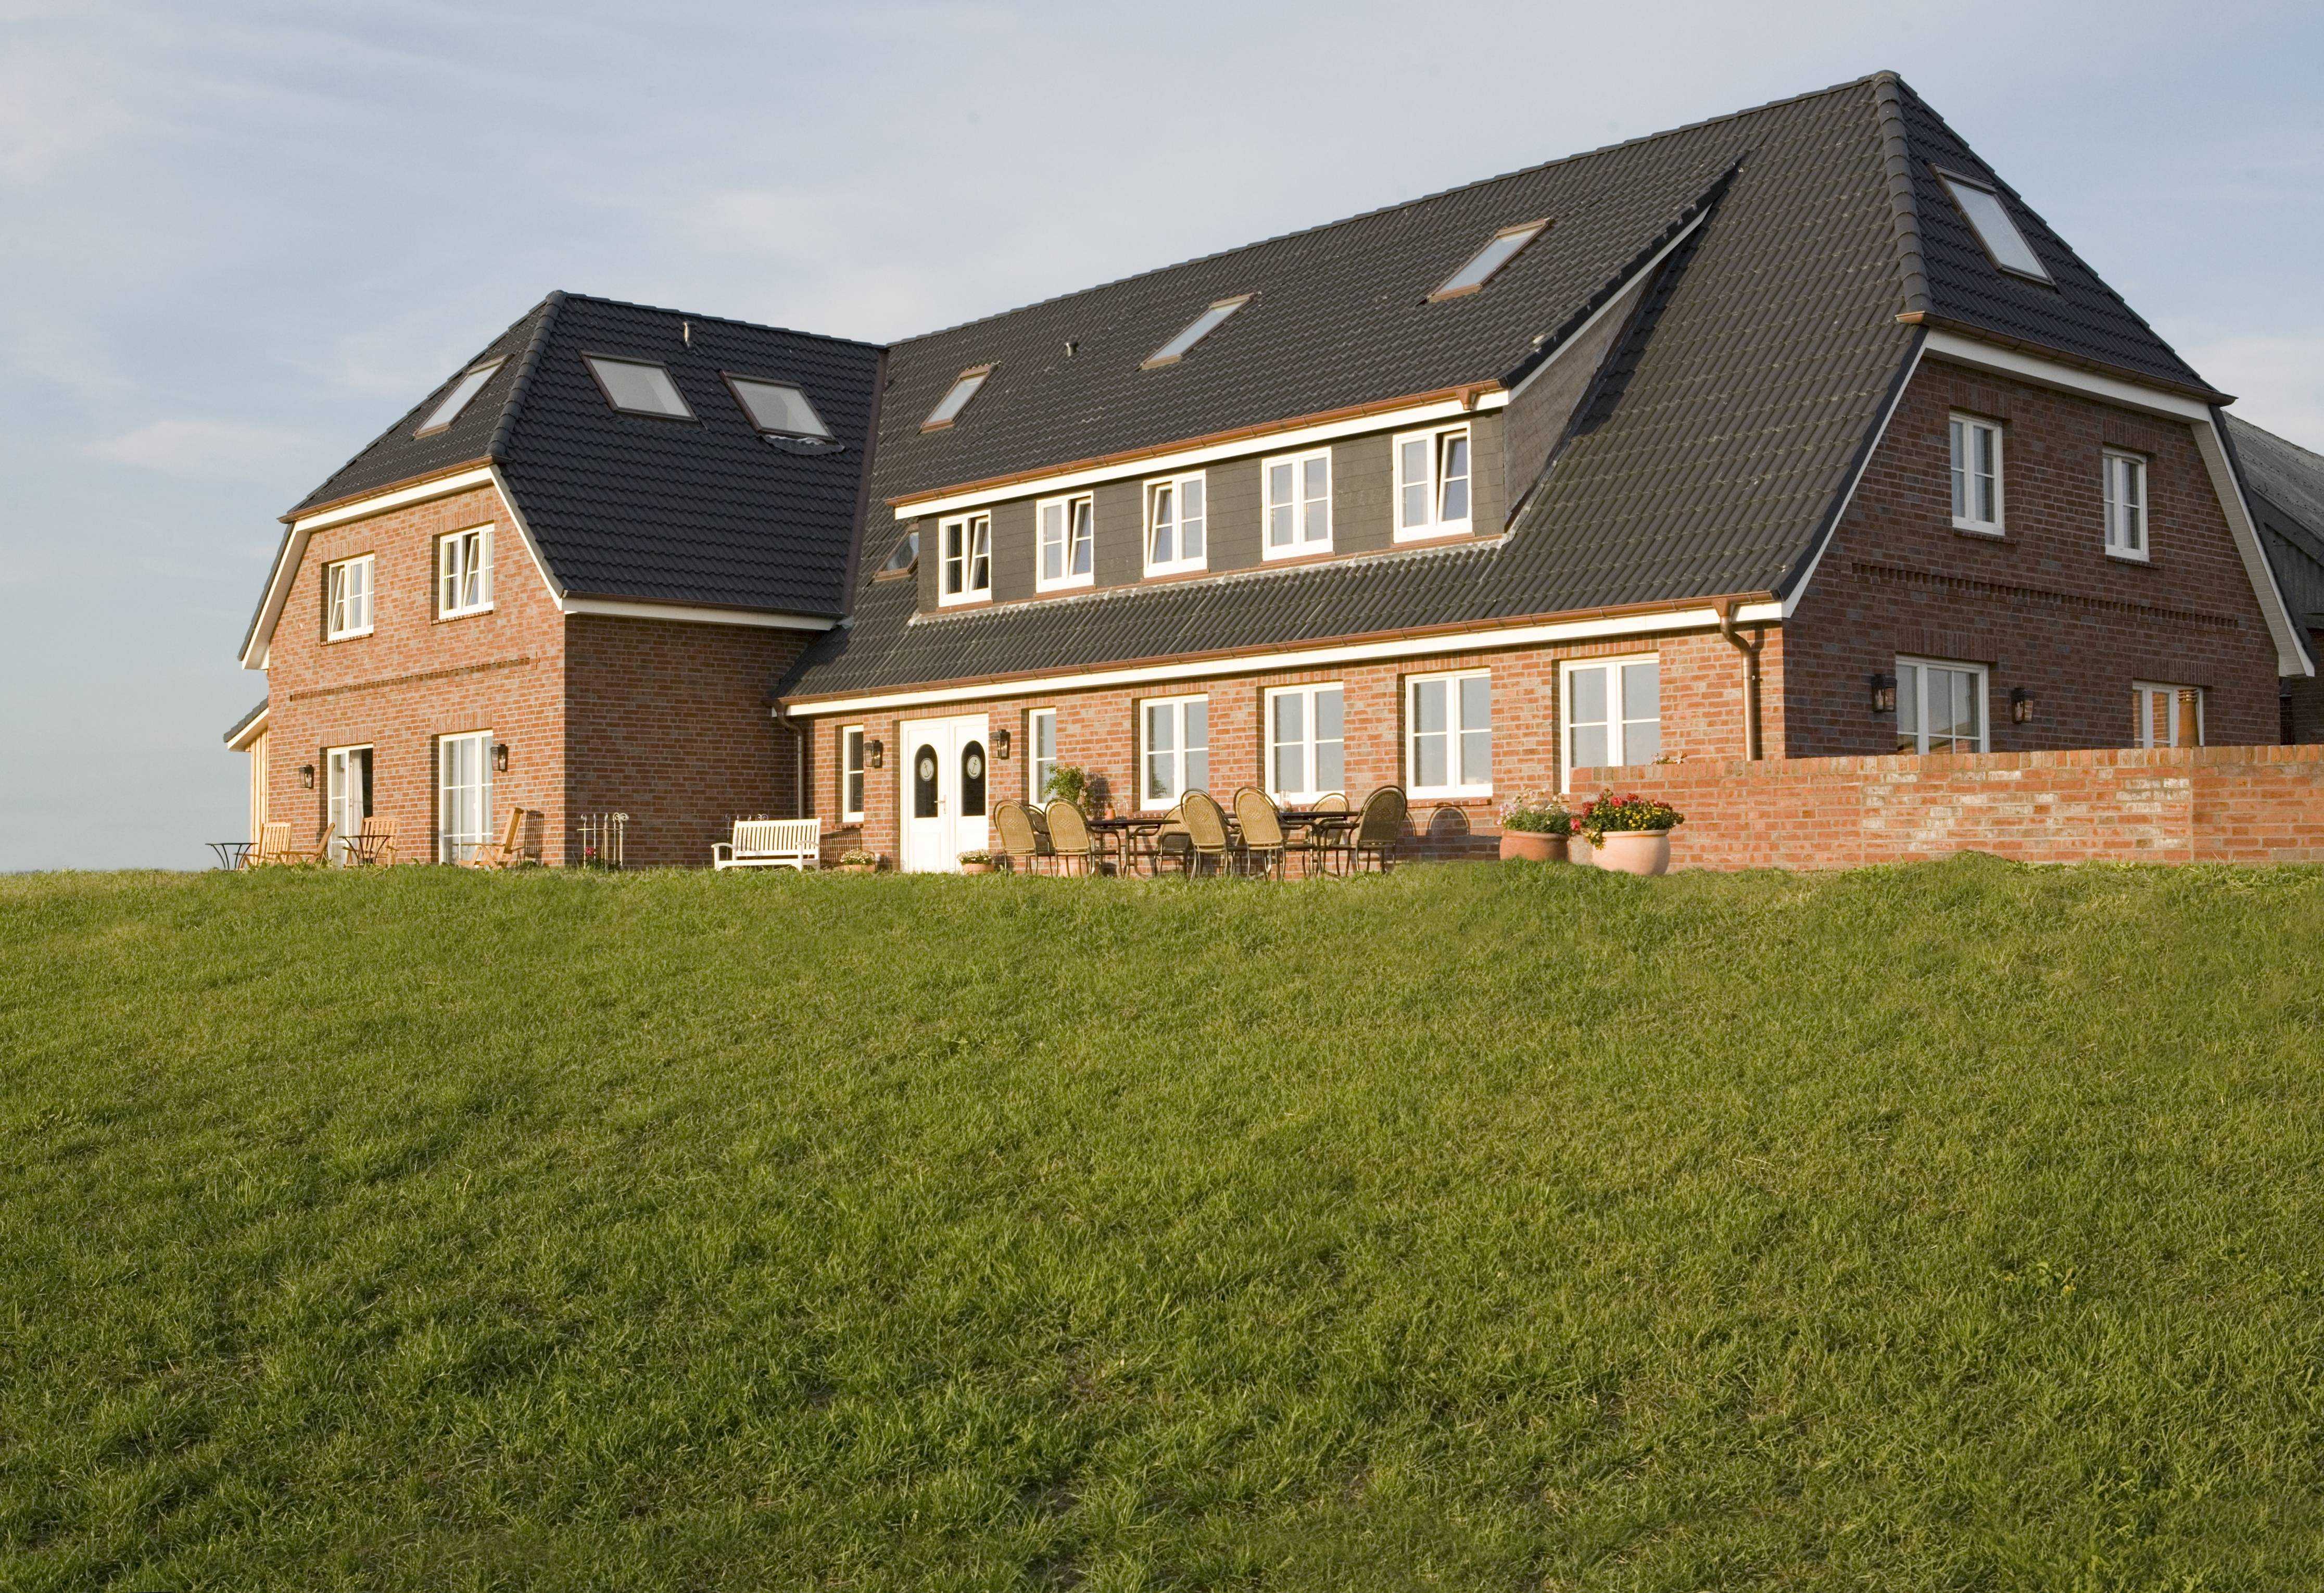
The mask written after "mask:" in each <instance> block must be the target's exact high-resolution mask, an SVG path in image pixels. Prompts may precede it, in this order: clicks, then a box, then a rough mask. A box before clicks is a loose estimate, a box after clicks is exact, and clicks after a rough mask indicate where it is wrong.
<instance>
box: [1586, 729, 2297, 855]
mask: <svg viewBox="0 0 2324 1593" xmlns="http://www.w3.org/2000/svg"><path fill="white" fill-rule="evenodd" d="M1585 783H1586V784H1585ZM1576 788H1577V789H1593V790H1594V789H1603V788H1611V789H1614V790H1617V791H1619V792H1636V793H1637V794H1639V795H1644V796H1655V797H1659V798H1661V799H1662V800H1663V801H1667V802H1669V803H1671V804H1672V805H1673V806H1674V807H1675V808H1677V809H1678V810H1679V811H1680V812H1682V813H1683V814H1685V815H1686V823H1685V824H1684V825H1683V827H1681V828H1680V829H1679V830H1678V831H1677V832H1676V833H1675V834H1674V836H1673V837H1672V840H1671V863H1672V866H1673V867H1676V868H1854V867H1859V866H1863V865H1866V864H1872V863H1896V862H1905V861H1910V860H1913V859H1915V858H1924V857H1943V856H1946V855H1948V854H1950V853H1953V852H1959V851H1969V850H1974V851H1980V852H1993V853H1997V854H1999V855H2000V856H2002V857H2012V858H2016V859H2018V860H2020V861H2023V862H2028V863H2088V862H2098V861H2114V862H2135V863H2189V862H2196V863H2312V862H2324V746H2209V747H2176V748H2156V749H2153V750H2147V751H2142V750H2139V749H2136V748H2097V749H2089V750H2083V751H2068V752H2038V753H1985V754H1980V755H1976V756H1964V757H1929V758H1919V757H1895V756H1891V757H1869V758H1791V759H1771V760H1768V761H1766V762H1763V763H1757V764H1747V763H1740V762H1726V761H1720V762H1705V763H1700V764H1658V765H1653V766H1649V767H1645V768H1631V769H1600V770H1588V771H1582V772H1580V773H1579V774H1578V775H1577V782H1576Z"/></svg>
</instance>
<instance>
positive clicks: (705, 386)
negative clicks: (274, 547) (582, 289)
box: [293, 293, 881, 616]
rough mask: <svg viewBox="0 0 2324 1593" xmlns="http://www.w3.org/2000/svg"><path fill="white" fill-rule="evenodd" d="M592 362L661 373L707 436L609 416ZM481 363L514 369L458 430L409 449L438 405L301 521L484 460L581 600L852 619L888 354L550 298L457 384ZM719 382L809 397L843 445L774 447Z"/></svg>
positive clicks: (330, 485) (358, 460) (324, 489)
mask: <svg viewBox="0 0 2324 1593" xmlns="http://www.w3.org/2000/svg"><path fill="white" fill-rule="evenodd" d="M585 353H589V354H611V355H621V356H626V357H633V358H641V359H647V360H651V361H654V362H656V363H658V364H659V365H661V366H664V367H665V368H666V369H667V370H668V371H669V375H670V379H671V380H672V381H673V382H675V383H676V384H677V385H678V392H679V393H680V394H681V395H683V396H684V398H685V399H686V402H687V406H688V407H689V408H691V409H692V410H693V411H694V414H695V419H694V420H692V421H668V420H658V419H651V418H648V417H646V416H642V415H630V414H622V413H621V412H617V411H615V410H614V409H613V406H612V405H611V404H609V403H607V402H606V401H605V397H604V394H603V393H602V392H601V391H600V390H599V388H598V386H597V384H596V381H595V378H594V377H593V376H591V375H590V374H589V370H588V367H587V366H586V365H585V364H584V363H583V360H582V356H583V355H584V354H585ZM485 354H498V355H502V356H503V357H504V363H503V366H501V368H500V369H499V370H498V371H496V372H495V373H493V378H492V380H491V381H490V382H488V383H487V384H485V385H484V389H483V390H482V391H481V392H479V393H478V394H477V395H476V396H475V399H473V400H472V401H470V403H468V405H467V407H466V409H465V410H463V411H462V412H461V414H460V417H459V419H458V420H457V421H455V422H454V423H453V424H452V425H451V426H450V427H449V428H447V430H446V431H442V432H440V433H438V434H437V435H435V436H433V437H428V438H415V437H413V436H412V435H411V432H412V430H413V428H415V427H416V426H418V425H419V423H420V420H421V418H422V417H423V416H424V415H425V414H426V413H427V412H428V410H429V407H430V406H431V405H432V404H434V403H436V402H437V398H438V395H440V394H441V392H442V391H443V389H438V394H430V395H429V398H428V399H427V401H426V402H424V403H420V404H419V405H417V406H415V407H414V408H413V410H412V411H411V412H410V414H408V415H406V416H404V417H403V419H402V420H401V421H398V422H397V423H396V425H395V426H394V427H393V428H392V429H391V430H390V431H388V432H387V433H385V434H384V435H383V436H382V437H381V438H380V439H379V440H377V441H375V442H374V443H373V444H372V445H371V447H369V448H368V449H364V451H363V452H362V453H361V454H359V455H357V456H356V457H355V459H354V460H352V461H351V462H350V463H349V464H348V465H347V466H346V467H345V468H342V469H341V470H340V471H339V472H338V473H337V475H335V476H333V477H331V479H330V480H329V481H327V482H326V483H324V485H323V486H320V487H318V488H317V489H316V490H315V491H314V492H313V493H311V494H309V495H308V497H307V499H306V501H305V502H304V503H302V504H301V505H300V509H306V508H309V507H311V506H313V505H318V504H323V503H328V502H333V501H336V500H339V499H344V498H346V497H349V496H354V495H360V494H363V493H365V492H369V491H373V490H374V489H376V488H379V487H383V486H390V485H392V484H393V483H395V482H398V481H406V480H410V479H412V478H414V477H422V476H428V475H433V474H437V473H438V472H440V471H442V470H444V469H446V468H450V467H452V466H456V465H459V464H463V463H466V462H468V461H471V460H475V459H481V458H491V459H493V461H494V462H495V463H496V464H498V465H499V467H500V468H501V473H502V477H503V479H504V480H505V481H506V482H507V484H508V487H509V491H510V492H511V493H512V495H514V496H515V498H516V500H517V507H518V509H519V511H520V512H521V514H523V516H524V519H525V524H526V528H527V529H528V530H529V531H530V533H532V537H533V541H534V542H535V543H536V544H537V545H538V546H539V549H540V551H541V555H542V557H543V558H544V559H546V560H548V562H549V570H550V574H551V576H552V578H553V579H555V580H556V582H557V583H558V587H559V588H560V589H562V590H564V591H565V592H567V593H568V594H570V595H575V596H587V597H625V598H637V599H643V600H647V601H658V602H667V603H687V604H702V605H707V606H714V607H741V608H761V609H780V610H786V611H788V612H793V613H800V614H809V615H829V616H836V615H838V614H840V613H842V612H843V611H844V601H845V596H846V589H847V587H846V580H847V573H848V569H849V564H848V560H849V553H850V551H851V548H852V545H853V536H854V528H855V521H856V514H857V509H858V505H859V501H860V499H861V496H862V490H863V470H864V463H865V458H864V456H865V452H866V445H867V443H868V441H869V440H870V437H871V420H872V414H873V411H874V408H875V397H876V392H877V385H878V375H879V366H880V360H881V350H880V349H879V348H878V347H875V346H874V345H871V344H868V343H858V342H852V341H848V340H846V339H843V338H820V337H815V336H812V335H810V334H807V333H804V332H791V331H783V330H779V329H775V328H771V327H760V326H752V325H749V324H748V323H745V322H742V321H733V320H719V319H717V318H715V317H710V316H698V315H688V314H686V313H684V312H682V311H678V310H653V309H648V308H645V307H643V306H640V305H635V304H622V303H618V302H615V301H612V300H607V299H593V298H588V297H586V296H583V295H579V294H567V293H552V294H550V295H549V297H548V298H547V299H545V300H543V301H541V303H540V304H539V305H538V306H536V307H535V308H534V309H533V310H531V311H530V313H528V314H527V315H526V316H525V317H524V318H523V319H522V320H519V321H518V322H517V323H516V324H515V325H514V326H512V327H511V328H510V329H508V330H507V331H506V332H503V334H502V335H501V336H500V337H499V338H496V339H494V340H493V343H492V344H491V345H490V346H489V347H488V348H487V349H486V350H485V351H484V354H480V355H479V356H478V357H477V358H476V359H472V360H469V361H467V362H466V363H465V364H464V365H463V366H461V369H462V370H464V371H465V370H468V369H471V368H473V367H474V366H475V365H476V364H477V363H478V362H479V361H480V360H481V359H483V358H484V355H485ZM722 372H733V373H734V374H736V375H752V376H764V377H770V378H772V379H775V380H778V381H784V382H791V383H795V384H798V386H799V387H800V388H801V389H802V390H803V391H804V392H805V393H806V394H807V397H808V398H809V399H810V400H811V401H812V402H813V403H814V404H815V407H816V410H817V412H819V413H820V414H821V415H822V417H823V420H824V423H825V425H826V426H828V427H829V428H830V429H831V431H832V434H833V436H834V437H835V439H836V440H838V442H839V443H840V445H841V446H840V447H839V448H838V449H833V450H830V451H826V452H816V453H802V452H797V451H793V450H790V449H785V448H780V447H778V446H775V445H773V444H771V443H770V442H769V441H768V440H766V439H764V438H763V437H761V435H760V434H759V432H758V431H757V429H756V428H755V427H754V426H753V425H752V423H751V421H750V418H749V417H748V416H747V415H745V414H744V413H743V412H742V406H741V404H740V403H737V401H736V400H735V398H734V396H733V393H732V391H731V390H729V388H728V387H727V385H726V384H725V381H724V377H723V376H722V375H721V373H722ZM454 379H455V380H457V373H456V374H455V377H454ZM449 385H450V383H449V382H447V384H446V386H447V387H448V386H449ZM298 512H299V511H297V510H294V511H293V514H296V513H298Z"/></svg>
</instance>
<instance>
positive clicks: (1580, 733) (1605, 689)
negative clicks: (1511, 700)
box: [1558, 656, 1663, 791]
mask: <svg viewBox="0 0 2324 1593" xmlns="http://www.w3.org/2000/svg"><path fill="white" fill-rule="evenodd" d="M1558 675H1559V686H1560V688H1561V690H1560V691H1559V694H1558V695H1559V698H1560V699H1561V700H1562V701H1563V703H1564V705H1565V723H1564V731H1565V734H1564V737H1563V740H1564V743H1565V756H1564V759H1563V762H1562V764H1561V766H1560V768H1559V770H1558V783H1559V789H1560V790H1564V791H1570V790H1572V780H1573V771H1574V770H1576V769H1618V768H1624V767H1627V766H1628V765H1630V764H1651V763H1653V762H1654V761H1655V759H1656V758H1659V757H1661V756H1662V755H1663V670H1662V661H1661V660H1660V659H1659V658H1655V657H1652V656H1648V657H1645V658H1591V659H1583V660H1579V661H1576V662H1569V663H1563V664H1561V665H1559V666H1558Z"/></svg>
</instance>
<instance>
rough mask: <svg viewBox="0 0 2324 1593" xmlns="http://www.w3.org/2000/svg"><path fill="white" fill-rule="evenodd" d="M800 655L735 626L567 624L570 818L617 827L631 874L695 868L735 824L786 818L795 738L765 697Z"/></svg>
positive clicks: (796, 641)
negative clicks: (601, 816) (621, 816)
mask: <svg viewBox="0 0 2324 1593" xmlns="http://www.w3.org/2000/svg"><path fill="white" fill-rule="evenodd" d="M806 643H807V633H806V632H803V631H783V630H760V629H756V628H753V627H750V626H743V625H681V624H676V623H673V622H671V621H669V620H659V619H628V618H613V617H610V616H599V615H583V616H574V617H573V618H571V619H570V620H568V621H567V630H566V649H567V679H566V691H565V723H566V725H567V760H568V763H569V764H570V766H571V769H572V772H573V776H572V808H573V811H574V813H575V814H576V815H582V814H597V813H616V812H620V813H627V814H628V815H629V816H630V822H629V825H628V827H627V830H626V834H625V858H624V860H625V862H626V863H627V864H628V865H629V866H631V867H643V866H656V865H679V866H689V867H701V866H705V865H706V864H708V863H709V861H710V848H711V847H712V846H713V845H714V844H715V843H716V842H718V841H722V840H724V839H726V838H727V837H728V835H729V833H730V826H731V824H732V822H733V820H735V819H736V818H748V817H752V816H754V815H761V814H763V815H765V816H767V817H769V818H774V819H788V818H791V817H793V816H795V814H796V812H797V793H798V783H797V773H796V771H797V767H798V765H797V761H796V760H797V756H798V737H797V736H795V735H794V734H793V733H792V732H791V731H789V730H788V729H786V728H784V727H782V726H779V725H778V724H776V723H775V721H774V718H773V717H772V712H773V703H772V699H771V695H770V694H771V693H772V691H773V690H774V683H775V681H776V680H777V679H778V678H779V676H780V675H781V673H782V671H784V670H785V669H787V668H788V666H789V664H790V662H791V661H792V660H793V659H795V658H797V657H798V653H799V650H800V649H801V648H802V647H803V646H804V645H805V644H806ZM578 845H579V843H578V841H577V839H576V841H575V842H573V843H572V846H573V848H574V849H573V851H572V853H571V854H570V856H571V857H574V858H575V859H576V860H577V856H578V851H577V848H578Z"/></svg>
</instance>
